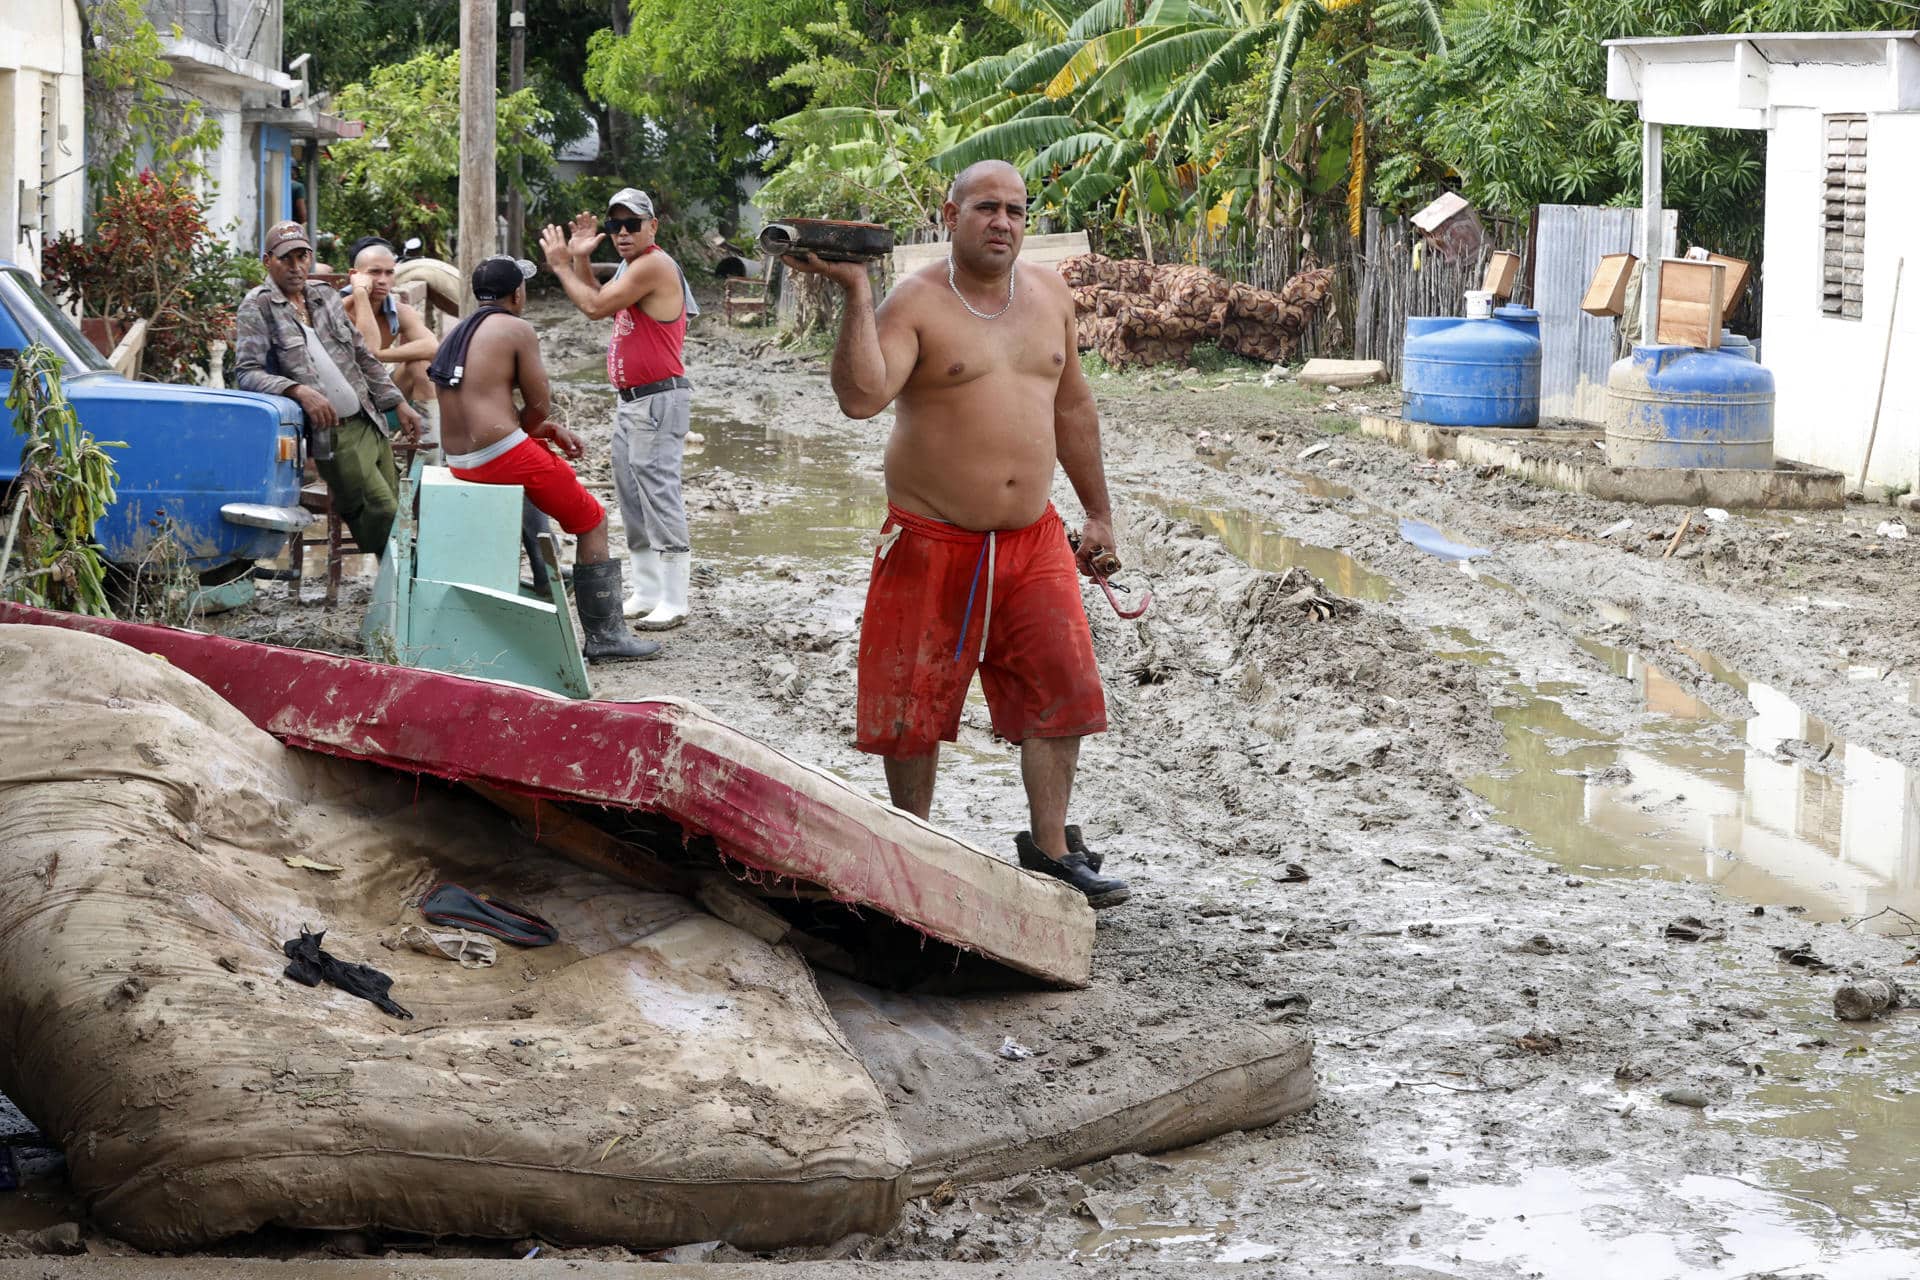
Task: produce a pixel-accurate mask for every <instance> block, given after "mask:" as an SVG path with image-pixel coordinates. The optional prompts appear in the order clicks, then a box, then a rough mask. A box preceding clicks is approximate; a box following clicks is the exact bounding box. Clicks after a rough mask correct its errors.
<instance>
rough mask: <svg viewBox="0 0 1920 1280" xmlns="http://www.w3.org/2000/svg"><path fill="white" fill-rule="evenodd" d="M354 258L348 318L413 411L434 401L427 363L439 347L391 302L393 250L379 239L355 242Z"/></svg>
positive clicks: (414, 314) (411, 313) (414, 316)
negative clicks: (412, 407)
mask: <svg viewBox="0 0 1920 1280" xmlns="http://www.w3.org/2000/svg"><path fill="white" fill-rule="evenodd" d="M351 253H352V255H353V257H352V261H351V264H350V265H351V267H352V271H353V275H352V281H353V291H352V292H351V293H349V294H348V295H347V297H346V304H347V318H348V319H349V320H352V321H353V327H354V328H356V329H358V330H359V331H360V336H361V337H362V338H365V339H366V340H367V350H369V351H371V352H373V354H374V356H375V357H376V358H377V359H378V360H379V361H380V363H382V364H384V365H386V366H388V369H387V372H388V373H389V374H391V375H392V377H393V385H394V386H396V387H398V388H400V394H401V395H403V396H405V397H406V398H407V401H408V403H409V404H412V405H413V406H414V407H415V408H420V407H423V406H424V405H425V404H426V403H427V402H428V401H429V400H431V399H433V383H432V382H431V381H430V380H429V379H428V378H427V361H429V360H431V359H433V353H434V352H435V351H436V350H438V349H439V346H440V343H439V340H438V339H437V338H435V337H434V336H433V331H432V330H431V329H428V328H427V322H426V321H425V320H423V319H421V317H420V313H419V312H418V311H415V310H414V309H413V308H412V307H410V306H408V305H407V304H406V303H404V302H402V301H400V299H398V298H396V297H394V296H393V273H394V269H395V268H396V266H397V265H398V263H397V262H396V260H395V258H394V256H393V246H392V245H390V244H388V243H387V242H386V241H385V240H382V239H380V238H379V237H378V236H368V237H367V238H366V239H364V240H360V241H356V242H355V243H354V245H353V248H352V250H351Z"/></svg>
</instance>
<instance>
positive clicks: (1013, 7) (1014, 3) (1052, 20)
mask: <svg viewBox="0 0 1920 1280" xmlns="http://www.w3.org/2000/svg"><path fill="white" fill-rule="evenodd" d="M987 12H988V13H991V14H993V15H994V16H995V17H996V18H1004V19H1005V20H1006V21H1007V22H1010V23H1012V24H1013V25H1014V26H1015V27H1018V28H1019V29H1020V30H1021V31H1022V32H1023V33H1024V34H1026V35H1027V36H1028V37H1029V38H1031V39H1034V40H1061V39H1064V38H1065V37H1066V34H1067V27H1068V26H1069V25H1071V23H1072V21H1073V15H1072V14H1071V13H1070V12H1069V11H1067V10H1066V9H1065V8H1064V7H1063V6H1061V5H1060V4H1058V3H1056V0H987Z"/></svg>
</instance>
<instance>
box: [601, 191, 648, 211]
mask: <svg viewBox="0 0 1920 1280" xmlns="http://www.w3.org/2000/svg"><path fill="white" fill-rule="evenodd" d="M616 206H617V207H620V208H624V209H631V210H633V211H634V212H635V213H637V214H639V215H640V216H641V217H643V218H651V217H654V216H655V214H654V212H653V197H651V196H649V195H648V194H647V193H646V192H644V191H642V190H641V189H640V188H638V187H622V188H621V189H620V190H618V191H616V192H614V193H613V199H611V200H609V201H607V209H608V211H609V212H611V211H612V210H613V209H614V208H615V207H616Z"/></svg>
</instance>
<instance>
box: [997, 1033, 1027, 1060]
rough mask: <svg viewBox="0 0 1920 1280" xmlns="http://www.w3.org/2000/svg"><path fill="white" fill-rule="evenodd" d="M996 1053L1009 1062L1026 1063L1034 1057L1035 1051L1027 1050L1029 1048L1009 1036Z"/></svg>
mask: <svg viewBox="0 0 1920 1280" xmlns="http://www.w3.org/2000/svg"><path fill="white" fill-rule="evenodd" d="M995 1052H996V1053H998V1054H999V1055H1000V1056H1001V1057H1003V1058H1005V1059H1006V1060H1007V1061H1008V1062H1024V1061H1026V1060H1027V1059H1028V1058H1031V1057H1032V1056H1033V1050H1031V1049H1029V1048H1027V1046H1025V1045H1023V1044H1021V1043H1020V1042H1019V1041H1018V1040H1015V1039H1014V1038H1013V1037H1012V1036H1008V1037H1007V1038H1006V1039H1004V1040H1002V1041H1001V1042H1000V1047H999V1048H998V1049H997V1050H995Z"/></svg>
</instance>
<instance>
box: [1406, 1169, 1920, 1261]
mask: <svg viewBox="0 0 1920 1280" xmlns="http://www.w3.org/2000/svg"><path fill="white" fill-rule="evenodd" d="M1650 1193H1651V1194H1653V1195H1654V1196H1656V1197H1658V1198H1659V1199H1660V1200H1663V1201H1665V1202H1666V1203H1665V1204H1664V1205H1663V1206H1660V1207H1661V1208H1664V1209H1665V1210H1666V1211H1665V1212H1659V1213H1656V1214H1651V1215H1650V1213H1649V1210H1648V1205H1647V1197H1648V1195H1649V1194H1650ZM1433 1203H1434V1204H1435V1206H1436V1207H1438V1208H1441V1209H1443V1210H1451V1211H1452V1212H1454V1213H1458V1214H1460V1215H1462V1216H1463V1217H1465V1218H1466V1219H1468V1224H1467V1226H1466V1227H1465V1229H1464V1230H1461V1231H1458V1232H1455V1231H1448V1232H1445V1233H1441V1232H1428V1233H1425V1234H1428V1235H1433V1236H1435V1237H1442V1238H1443V1240H1444V1242H1441V1240H1440V1239H1437V1240H1436V1243H1435V1244H1434V1245H1433V1246H1430V1247H1426V1248H1421V1249H1415V1250H1412V1251H1410V1252H1408V1253H1407V1254H1404V1255H1402V1256H1400V1257H1397V1258H1393V1259H1390V1260H1389V1261H1390V1262H1392V1263H1394V1264H1399V1265H1410V1264H1420V1263H1424V1264H1425V1265H1426V1266H1428V1267H1433V1268H1435V1269H1436V1270H1438V1271H1439V1273H1440V1274H1443V1275H1459V1276H1481V1275H1486V1274H1488V1272H1487V1268H1489V1267H1492V1266H1516V1267H1522V1268H1525V1269H1527V1270H1529V1271H1532V1270H1533V1269H1534V1268H1537V1267H1539V1266H1540V1265H1541V1264H1542V1263H1543V1262H1545V1261H1546V1260H1548V1259H1555V1260H1557V1263H1556V1264H1554V1265H1555V1267H1556V1269H1554V1270H1552V1271H1550V1272H1549V1274H1553V1275H1557V1276H1566V1277H1570V1278H1573V1277H1578V1278H1579V1280H1586V1278H1588V1277H1592V1278H1593V1280H1603V1278H1608V1280H1610V1278H1611V1277H1617V1276H1645V1277H1660V1278H1661V1280H1692V1278H1693V1277H1701V1278H1703V1280H1704V1278H1706V1277H1736V1276H1737V1277H1758V1276H1762V1275H1783V1274H1784V1273H1785V1272H1787V1271H1795V1272H1798V1271H1800V1269H1802V1268H1808V1267H1818V1268H1824V1267H1826V1266H1829V1265H1834V1264H1838V1265H1840V1266H1841V1267H1842V1268H1843V1270H1839V1271H1827V1270H1824V1269H1823V1270H1820V1271H1818V1272H1816V1273H1814V1274H1819V1275H1845V1276H1846V1277H1848V1280H1905V1278H1907V1277H1911V1276H1912V1275H1913V1274H1914V1266H1915V1258H1914V1255H1913V1254H1912V1253H1911V1252H1909V1251H1907V1250H1905V1249H1899V1248H1890V1247H1887V1246H1886V1245H1885V1244H1884V1242H1882V1241H1881V1240H1880V1239H1879V1238H1878V1237H1876V1236H1873V1235H1871V1234H1870V1233H1867V1232H1864V1231H1860V1230H1857V1229H1855V1228H1852V1227H1849V1226H1847V1225H1846V1224H1844V1223H1841V1222H1838V1221H1836V1220H1835V1219H1834V1218H1833V1216H1832V1215H1831V1214H1830V1213H1828V1212H1827V1211H1826V1210H1825V1209H1823V1208H1821V1207H1820V1206H1817V1205H1811V1204H1807V1203H1804V1202H1801V1201H1797V1200H1795V1199H1793V1198H1791V1197H1788V1196H1783V1195H1779V1194H1776V1193H1773V1192H1769V1191H1764V1190H1760V1189H1758V1188H1755V1187H1751V1186H1748V1185H1747V1184H1746V1183H1744V1182H1740V1181H1737V1180H1735V1179H1733V1178H1720V1177H1707V1176H1702V1175H1694V1176H1689V1177H1685V1178H1682V1179H1681V1180H1680V1181H1679V1183H1678V1184H1677V1185H1675V1186H1674V1187H1672V1188H1671V1189H1652V1188H1649V1187H1647V1186H1645V1185H1644V1184H1642V1183H1640V1182H1638V1181H1636V1180H1635V1179H1633V1178H1631V1177H1628V1176H1623V1175H1621V1174H1617V1173H1613V1172H1610V1171H1607V1170H1568V1169H1556V1168H1539V1169H1531V1170H1528V1171H1527V1172H1526V1173H1524V1174H1522V1175H1521V1177H1520V1179H1519V1181H1518V1182H1515V1183H1512V1184H1502V1185H1495V1184H1486V1185H1479V1186H1462V1187H1440V1188H1438V1189H1436V1190H1435V1192H1434V1197H1433ZM1575 1259H1578V1262H1575V1261H1574V1260H1575ZM1461 1264H1470V1265H1467V1266H1465V1267H1462V1266H1461ZM1558 1268H1571V1269H1564V1270H1563V1269H1558ZM1503 1274H1505V1273H1504V1272H1503Z"/></svg>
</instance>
